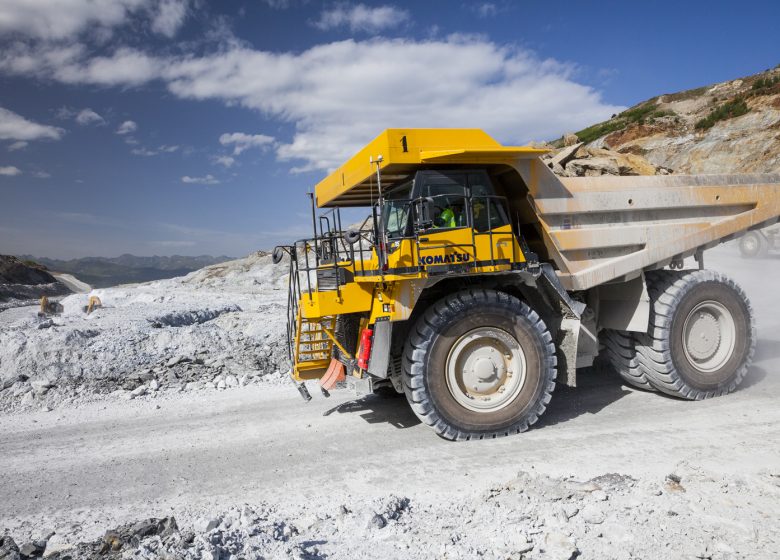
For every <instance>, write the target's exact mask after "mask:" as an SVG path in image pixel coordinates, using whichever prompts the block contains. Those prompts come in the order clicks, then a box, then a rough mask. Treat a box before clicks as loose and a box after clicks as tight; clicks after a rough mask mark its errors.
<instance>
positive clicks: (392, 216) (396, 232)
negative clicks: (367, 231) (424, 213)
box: [384, 181, 412, 239]
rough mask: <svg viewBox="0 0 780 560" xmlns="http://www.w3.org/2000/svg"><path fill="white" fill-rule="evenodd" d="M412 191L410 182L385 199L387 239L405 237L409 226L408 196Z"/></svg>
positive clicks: (391, 192) (394, 190)
mask: <svg viewBox="0 0 780 560" xmlns="http://www.w3.org/2000/svg"><path fill="white" fill-rule="evenodd" d="M411 191H412V181H407V182H406V183H404V184H403V185H401V186H399V187H397V188H395V189H393V190H392V191H390V192H389V193H388V194H387V196H386V197H385V208H384V212H385V216H384V222H385V224H384V225H385V231H386V232H387V237H389V238H391V239H392V238H398V237H405V236H406V235H407V230H408V226H409V210H410V207H411V202H410V200H409V196H410V195H411Z"/></svg>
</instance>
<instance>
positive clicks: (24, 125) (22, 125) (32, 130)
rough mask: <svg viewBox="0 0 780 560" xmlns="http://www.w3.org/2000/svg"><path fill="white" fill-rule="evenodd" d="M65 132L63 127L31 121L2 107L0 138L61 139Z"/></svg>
mask: <svg viewBox="0 0 780 560" xmlns="http://www.w3.org/2000/svg"><path fill="white" fill-rule="evenodd" d="M64 132H65V131H64V130H62V129H61V128H57V127H55V126H48V125H45V124H38V123H36V122H33V121H29V120H27V119H25V118H24V117H23V116H21V115H17V114H16V113H14V112H13V111H9V110H8V109H3V108H2V107H0V140H22V141H28V140H43V139H48V140H59V139H60V137H62V134H63V133H64ZM14 149H18V148H14Z"/></svg>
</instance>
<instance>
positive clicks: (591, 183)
mask: <svg viewBox="0 0 780 560" xmlns="http://www.w3.org/2000/svg"><path fill="white" fill-rule="evenodd" d="M519 168H520V170H521V175H523V177H524V180H526V183H527V184H528V186H529V189H530V197H529V198H530V200H531V203H532V205H533V209H534V212H535V214H536V215H537V217H538V220H539V225H538V227H539V229H540V231H541V233H542V235H543V239H544V242H545V246H546V247H547V250H548V253H549V255H550V257H551V258H552V259H553V260H554V262H555V264H556V266H557V268H558V275H559V277H560V279H561V283H562V284H563V286H564V287H565V288H566V289H568V290H584V289H588V288H591V287H593V286H597V285H599V284H603V283H605V282H609V281H611V280H614V279H618V278H623V277H625V276H630V275H631V274H634V273H636V272H637V271H639V270H643V269H646V268H654V267H660V266H664V265H667V264H669V263H670V262H671V261H675V260H680V259H683V258H685V257H688V256H691V255H694V254H695V253H696V252H697V251H700V250H704V249H708V248H710V247H713V246H715V245H718V244H719V243H722V242H724V241H728V240H730V239H733V238H734V237H737V236H739V235H741V234H742V233H744V232H745V231H747V230H749V229H755V228H760V227H765V226H767V225H770V224H773V223H775V222H777V220H778V216H780V175H776V174H775V175H759V174H751V175H666V176H658V175H657V176H642V177H576V178H559V177H556V176H555V175H554V174H553V173H552V172H551V171H549V169H548V168H547V167H546V166H545V165H544V164H543V163H542V162H541V161H539V160H535V161H533V162H521V163H520V164H519Z"/></svg>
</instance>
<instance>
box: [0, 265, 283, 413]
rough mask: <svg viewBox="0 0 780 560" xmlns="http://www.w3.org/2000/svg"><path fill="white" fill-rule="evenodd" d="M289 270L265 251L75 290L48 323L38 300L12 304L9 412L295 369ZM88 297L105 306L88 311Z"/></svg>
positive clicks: (3, 404)
mask: <svg viewBox="0 0 780 560" xmlns="http://www.w3.org/2000/svg"><path fill="white" fill-rule="evenodd" d="M286 272H287V269H286V267H284V266H278V267H277V266H274V265H273V264H272V263H271V259H270V257H268V256H265V255H263V254H258V255H252V256H250V257H247V258H246V259H240V260H238V261H232V262H229V263H222V264H220V265H215V266H214V267H209V268H206V269H203V270H201V271H196V272H194V273H192V274H190V275H188V276H186V277H183V278H178V279H172V280H162V281H158V282H150V283H147V284H140V285H137V286H124V287H117V288H110V289H103V290H95V291H94V292H93V293H92V294H76V295H72V296H69V297H67V298H65V299H64V300H63V302H62V303H63V305H64V307H65V312H64V313H63V314H62V315H59V316H55V317H53V318H49V319H47V320H46V321H45V322H42V321H41V320H39V319H38V318H37V317H36V314H35V309H33V308H29V307H28V308H18V309H11V310H8V311H5V312H4V317H3V321H2V323H0V410H5V411H8V410H13V409H15V408H19V407H22V408H30V407H32V408H46V407H48V408H56V407H57V406H59V404H61V403H62V402H81V401H84V400H90V399H91V398H92V397H93V396H95V395H96V394H107V393H117V394H118V396H120V397H121V396H123V397H126V398H141V397H145V396H149V397H152V396H154V395H157V394H158V393H159V392H160V391H162V390H167V389H172V390H193V389H198V388H208V387H214V388H219V389H222V388H229V387H232V386H238V385H244V384H247V383H253V382H257V381H259V380H260V379H261V378H269V377H281V374H280V373H279V372H281V371H287V369H288V368H289V364H288V360H287V346H286V323H285V317H286V313H285V309H286V287H287V286H286ZM89 295H98V296H99V297H100V299H101V301H102V302H103V307H101V308H100V309H98V310H96V311H94V312H93V313H91V314H90V315H86V314H84V312H83V311H82V308H83V304H84V303H85V301H86V299H87V298H88V297H89ZM21 372H23V373H21Z"/></svg>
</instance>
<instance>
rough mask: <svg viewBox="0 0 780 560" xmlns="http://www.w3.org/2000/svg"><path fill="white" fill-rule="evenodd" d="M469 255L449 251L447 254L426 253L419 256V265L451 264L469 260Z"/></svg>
mask: <svg viewBox="0 0 780 560" xmlns="http://www.w3.org/2000/svg"><path fill="white" fill-rule="evenodd" d="M469 259H471V255H468V254H466V253H451V254H448V255H428V256H426V257H420V266H423V265H426V264H452V263H465V262H469Z"/></svg>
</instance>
